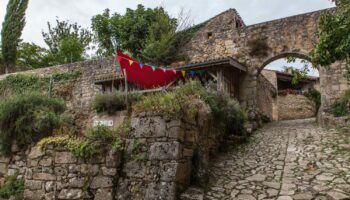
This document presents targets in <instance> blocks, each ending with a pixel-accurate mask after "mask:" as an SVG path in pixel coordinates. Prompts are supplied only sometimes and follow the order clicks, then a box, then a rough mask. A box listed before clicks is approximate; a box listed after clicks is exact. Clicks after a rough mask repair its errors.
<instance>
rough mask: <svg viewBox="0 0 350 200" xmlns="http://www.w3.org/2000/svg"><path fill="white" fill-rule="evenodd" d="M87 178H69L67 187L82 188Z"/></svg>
mask: <svg viewBox="0 0 350 200" xmlns="http://www.w3.org/2000/svg"><path fill="white" fill-rule="evenodd" d="M86 179H87V178H76V177H75V178H71V179H69V181H68V187H70V188H82V187H84V185H85V182H86Z"/></svg>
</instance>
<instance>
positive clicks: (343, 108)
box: [331, 90, 350, 117]
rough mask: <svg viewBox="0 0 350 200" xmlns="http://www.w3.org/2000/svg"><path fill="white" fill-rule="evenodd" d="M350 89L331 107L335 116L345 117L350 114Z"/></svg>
mask: <svg viewBox="0 0 350 200" xmlns="http://www.w3.org/2000/svg"><path fill="white" fill-rule="evenodd" d="M349 102H350V90H347V91H346V92H345V93H344V94H343V96H342V97H341V98H339V99H338V100H336V101H335V102H334V103H333V105H332V108H331V112H332V114H333V115H334V116H335V117H343V116H346V115H348V114H349Z"/></svg>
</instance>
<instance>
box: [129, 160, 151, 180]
mask: <svg viewBox="0 0 350 200" xmlns="http://www.w3.org/2000/svg"><path fill="white" fill-rule="evenodd" d="M124 172H125V173H126V175H127V176H128V177H133V178H144V177H145V175H146V166H145V164H143V163H140V162H136V161H131V162H127V163H126V164H125V167H124Z"/></svg>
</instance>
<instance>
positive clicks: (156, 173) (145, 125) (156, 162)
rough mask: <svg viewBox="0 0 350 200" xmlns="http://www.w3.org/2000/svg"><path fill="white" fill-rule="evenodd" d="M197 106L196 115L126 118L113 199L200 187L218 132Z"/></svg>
mask: <svg viewBox="0 0 350 200" xmlns="http://www.w3.org/2000/svg"><path fill="white" fill-rule="evenodd" d="M199 105H201V106H202V107H201V109H200V112H199V114H198V116H197V118H196V119H176V120H173V119H169V118H167V117H165V116H162V115H157V114H154V113H140V114H137V115H135V116H134V117H133V118H132V120H131V127H132V131H131V133H130V134H129V136H128V137H127V139H126V149H125V163H124V167H123V172H122V174H123V177H121V178H120V179H119V183H118V191H117V196H116V199H120V200H122V199H135V200H141V199H142V200H153V199H164V200H172V199H177V196H178V194H179V193H180V192H181V191H183V190H185V189H186V188H187V187H188V186H189V185H190V184H199V185H202V186H205V185H206V183H207V178H208V168H209V155H210V153H212V152H215V151H216V150H217V148H218V146H219V145H220V142H221V141H222V135H221V134H220V133H219V131H218V130H216V129H215V128H213V127H214V126H213V124H212V122H211V120H210V119H209V115H208V113H209V108H208V107H207V106H206V105H204V104H199Z"/></svg>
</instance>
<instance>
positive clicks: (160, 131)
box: [130, 116, 166, 138]
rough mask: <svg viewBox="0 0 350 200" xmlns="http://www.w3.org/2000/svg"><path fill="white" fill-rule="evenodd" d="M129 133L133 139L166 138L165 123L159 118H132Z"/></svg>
mask: <svg viewBox="0 0 350 200" xmlns="http://www.w3.org/2000/svg"><path fill="white" fill-rule="evenodd" d="M131 127H132V129H133V130H134V131H133V132H132V133H130V134H131V135H132V136H133V137H134V138H159V137H165V136H166V122H165V120H164V119H163V118H161V117H159V116H155V117H147V118H132V119H131Z"/></svg>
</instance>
